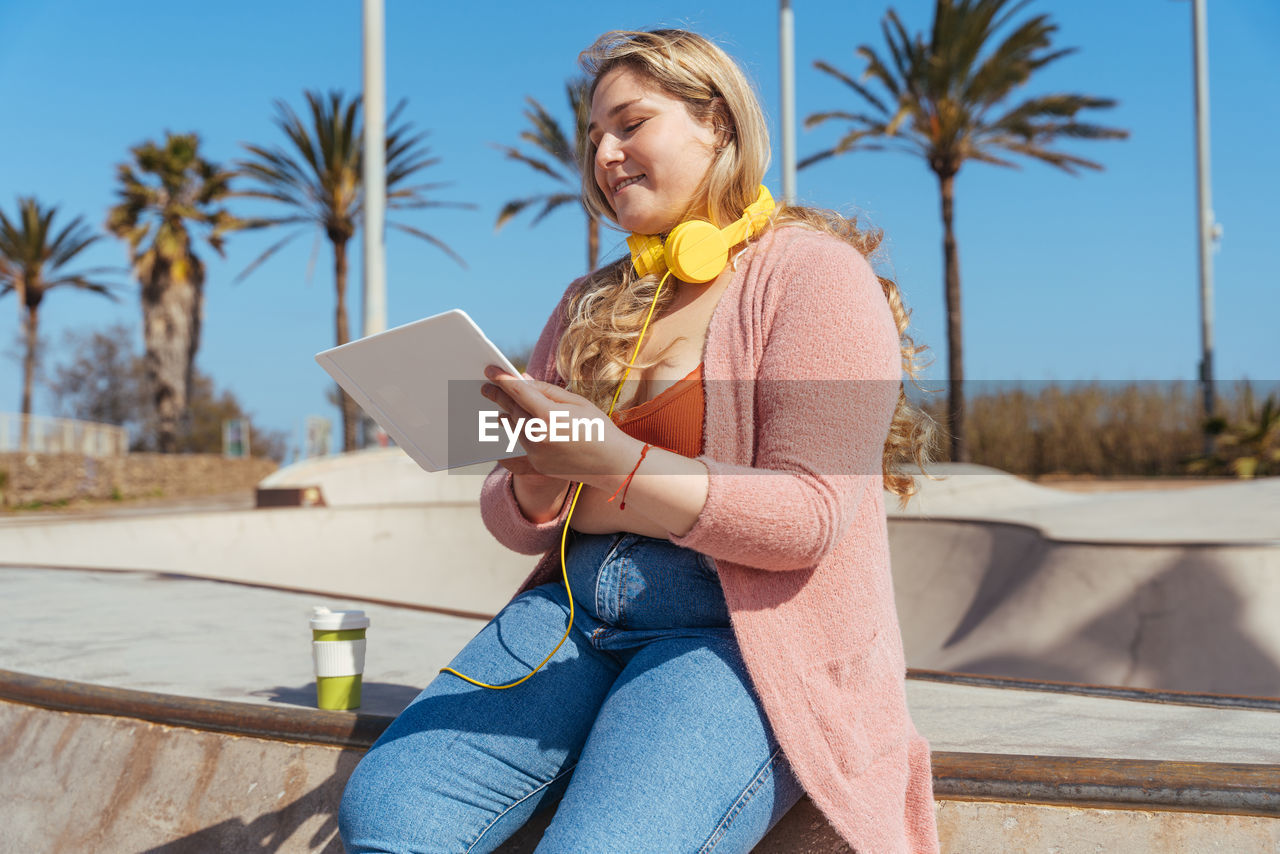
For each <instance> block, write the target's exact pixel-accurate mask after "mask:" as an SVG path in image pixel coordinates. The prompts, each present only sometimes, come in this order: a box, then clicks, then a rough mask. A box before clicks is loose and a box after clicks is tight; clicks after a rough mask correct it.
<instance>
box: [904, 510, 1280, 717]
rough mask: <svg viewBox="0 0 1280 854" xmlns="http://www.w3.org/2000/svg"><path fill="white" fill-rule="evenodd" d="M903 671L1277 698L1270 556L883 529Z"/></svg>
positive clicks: (986, 527)
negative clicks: (889, 557)
mask: <svg viewBox="0 0 1280 854" xmlns="http://www.w3.org/2000/svg"><path fill="white" fill-rule="evenodd" d="M889 534H890V544H891V549H892V554H893V565H894V576H895V589H896V594H897V605H898V612H899V615H900V617H901V623H902V632H903V641H904V643H905V646H906V653H907V661H908V663H909V664H910V665H911V666H913V667H921V668H928V669H934V670H949V671H959V672H966V673H984V674H992V675H999V676H1013V677H1024V678H1033V679H1052V680H1064V681H1070V682H1087V683H1095V684H1104V685H1125V686H1135V687H1146V688H1160V689H1166V690H1176V691H1208V692H1216V693H1226V694H1244V695H1250V696H1268V697H1277V696H1280V621H1277V619H1276V614H1280V548H1277V547H1276V546H1271V545H1264V544H1246V543H1235V544H1223V543H1217V544H1209V543H1206V544H1181V545H1160V544H1154V543H1150V544H1148V543H1130V544H1123V543H1114V544H1113V543H1105V542H1081V541H1077V542H1070V541H1065V542H1064V541H1061V540H1055V539H1052V538H1050V537H1047V536H1045V535H1044V534H1043V533H1042V532H1040V531H1039V530H1037V529H1035V528H1031V527H1027V526H1024V525H1015V524H1009V523H1002V522H989V521H970V520H947V521H943V520H933V521H927V522H926V521H919V520H910V519H897V520H895V521H893V522H892V523H890V528H889Z"/></svg>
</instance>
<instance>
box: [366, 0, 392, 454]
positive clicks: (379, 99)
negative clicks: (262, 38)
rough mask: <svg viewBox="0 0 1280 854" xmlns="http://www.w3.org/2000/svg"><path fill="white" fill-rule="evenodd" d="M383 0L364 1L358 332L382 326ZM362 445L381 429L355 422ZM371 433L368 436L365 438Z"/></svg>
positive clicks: (377, 436)
mask: <svg viewBox="0 0 1280 854" xmlns="http://www.w3.org/2000/svg"><path fill="white" fill-rule="evenodd" d="M382 4H383V0H364V157H363V159H362V164H363V166H362V169H363V174H362V175H361V180H362V182H363V183H364V318H363V319H364V334H365V336H366V337H367V336H369V335H374V334H376V333H378V332H382V331H383V330H384V329H386V328H387V266H386V233H387V230H386V225H385V223H386V208H387V185H386V176H387V166H386V136H387V131H386V114H387V94H386V61H385V59H384V51H383V41H384V38H385V35H384V33H385V30H386V27H385V25H384V23H383V5H382ZM361 423H362V425H363V427H364V429H363V430H361V433H362V443H361V444H363V445H365V446H367V445H369V444H371V443H372V442H376V443H377V444H382V443H383V442H384V441H385V434H384V433H383V432H382V428H381V427H379V426H377V425H376V424H374V423H373V421H371V420H370V419H369V418H368V417H367V416H366V417H364V418H362V419H361ZM370 433H372V435H370Z"/></svg>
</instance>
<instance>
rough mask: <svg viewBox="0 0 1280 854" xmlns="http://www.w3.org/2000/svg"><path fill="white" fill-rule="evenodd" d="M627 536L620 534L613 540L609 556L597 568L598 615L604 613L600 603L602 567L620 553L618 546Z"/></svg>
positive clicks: (622, 532) (624, 533)
mask: <svg viewBox="0 0 1280 854" xmlns="http://www.w3.org/2000/svg"><path fill="white" fill-rule="evenodd" d="M625 536H626V532H624V531H620V532H618V534H617V536H615V537H614V538H613V543H612V544H611V545H610V546H609V552H608V554H606V555H605V556H604V560H602V561H600V564H599V566H597V567H596V585H595V586H596V613H597V614H602V613H604V608H603V603H602V602H601V601H600V575H601V573H600V567H601V566H604V565H605V564H607V563H608V562H609V561H610V560H612V559H613V555H614V553H615V552H617V551H618V546H620V545H621V544H622V538H623V537H625Z"/></svg>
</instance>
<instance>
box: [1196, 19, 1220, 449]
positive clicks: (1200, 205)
mask: <svg viewBox="0 0 1280 854" xmlns="http://www.w3.org/2000/svg"><path fill="white" fill-rule="evenodd" d="M1191 28H1192V34H1193V37H1194V40H1195V78H1196V220H1197V223H1198V225H1199V243H1200V344H1201V360H1200V382H1201V385H1202V387H1203V392H1204V412H1205V417H1206V418H1212V417H1213V416H1214V412H1215V409H1214V394H1213V238H1214V232H1215V224H1214V217H1213V200H1212V198H1211V197H1210V187H1209V47H1208V44H1207V22H1206V20H1205V3H1204V0H1192V2H1191ZM1204 445H1205V448H1204V449H1205V454H1206V455H1207V454H1209V453H1211V452H1212V450H1213V440H1212V437H1210V436H1209V435H1208V434H1206V435H1205V437H1204Z"/></svg>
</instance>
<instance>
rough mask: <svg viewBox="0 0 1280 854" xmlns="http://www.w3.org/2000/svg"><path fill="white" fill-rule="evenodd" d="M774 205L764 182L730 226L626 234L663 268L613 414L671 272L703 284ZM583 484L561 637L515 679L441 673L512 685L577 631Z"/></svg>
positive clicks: (564, 569) (643, 269)
mask: <svg viewBox="0 0 1280 854" xmlns="http://www.w3.org/2000/svg"><path fill="white" fill-rule="evenodd" d="M773 209H774V202H773V196H771V195H769V190H768V188H766V187H765V186H764V185H763V184H761V185H760V193H759V195H757V196H756V200H755V201H754V202H752V203H751V204H750V205H747V209H746V211H744V212H743V214H742V218H741V219H739V220H738V221H737V222H735V223H734V224H733V225H731V226H729V227H728V228H716V227H715V226H714V225H712V224H711V223H709V222H704V221H702V220H689V221H688V222H682V223H680V224H679V225H677V226H676V227H675V228H673V229H671V233H670V234H668V235H667V240H666V244H665V245H664V244H663V241H662V238H660V237H658V236H656V235H651V234H633V235H631V236H630V237H628V238H627V245H628V246H629V247H631V263H632V264H633V265H635V268H636V272H637V273H639V274H640V275H642V276H647V275H649V274H650V273H663V276H662V280H661V281H660V282H658V289H657V290H656V291H655V292H654V294H653V303H652V304H651V305H650V306H649V314H648V316H647V317H645V319H644V326H643V327H641V329H640V337H639V339H637V340H636V349H635V351H634V352H632V354H631V361H630V362H629V363H628V364H627V370H626V371H625V372H624V373H623V374H622V379H621V380H619V381H618V387H617V388H616V389H614V391H613V402H612V403H610V404H609V412H608V413H607V414H609V415H613V409H614V407H615V406H617V405H618V395H619V394H621V393H622V384H623V383H625V382H626V381H627V377H628V376H629V375H630V374H631V366H632V365H634V364H635V362H636V356H638V355H640V344H641V343H642V342H643V341H644V333H645V332H646V331H648V329H649V320H650V319H651V318H652V317H653V310H654V309H655V308H656V307H657V305H658V295H659V294H661V293H662V286H663V285H664V284H666V282H667V278H668V277H669V276H671V274H672V273H674V274H675V275H676V277H677V278H678V279H680V281H682V282H693V283H695V284H703V283H704V282H709V281H711V280H712V279H714V278H715V277H716V276H718V275H720V273H721V271H722V270H724V267H725V265H726V264H728V263H729V250H730V249H732V248H733V247H734V246H737V245H738V244H739V243H741V242H742V241H744V240H746V239H747V238H748V237H750V236H751V235H753V234H755V233H756V232H757V231H759V230H760V228H761V227H762V226H763V225H764V224H765V223H766V222H768V221H769V214H771V213H772V212H773ZM582 486H583V485H582V484H581V483H579V484H578V488H577V489H576V490H574V493H573V501H572V502H570V503H569V515H567V516H566V517H565V519H564V527H563V528H562V529H561V530H560V572H561V574H562V575H563V576H564V587H565V590H566V591H568V593H569V628H567V629H565V632H564V637H562V638H560V643H558V644H556V646H555V649H553V650H551V652H549V653H547V657H546V658H544V659H542V663H541V664H539V665H538V666H537V667H535V668H533V670H531V671H529V672H528V673H527V674H525V675H524V676H522V677H520V678H519V679H517V680H516V681H515V682H511V683H509V684H506V685H490V684H488V683H486V682H479V681H477V680H475V679H472V678H471V677H470V676H464V675H463V674H461V673H459V672H458V671H456V670H454V669H453V668H452V667H441V668H440V672H441V673H452V674H453V675H454V676H457V677H458V678H459V679H465V680H466V681H468V682H470V683H471V684H472V685H479V686H480V687H481V688H495V689H501V688H514V687H515V686H517V685H519V684H520V683H521V682H523V681H525V680H526V679H528V678H529V677H530V676H532V675H533V674H535V673H537V672H538V671H539V670H541V669H542V665H543V664H546V663H547V662H548V661H550V660H551V656H553V655H555V654H556V650H557V649H559V648H560V647H561V646H563V645H564V642H565V641H566V640H568V639H569V632H571V631H573V613H574V608H573V590H572V589H570V587H569V568H568V566H567V565H566V564H565V558H564V552H565V544H566V541H567V540H568V539H569V520H570V519H572V518H573V508H574V507H577V506H578V496H579V495H581V494H582Z"/></svg>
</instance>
